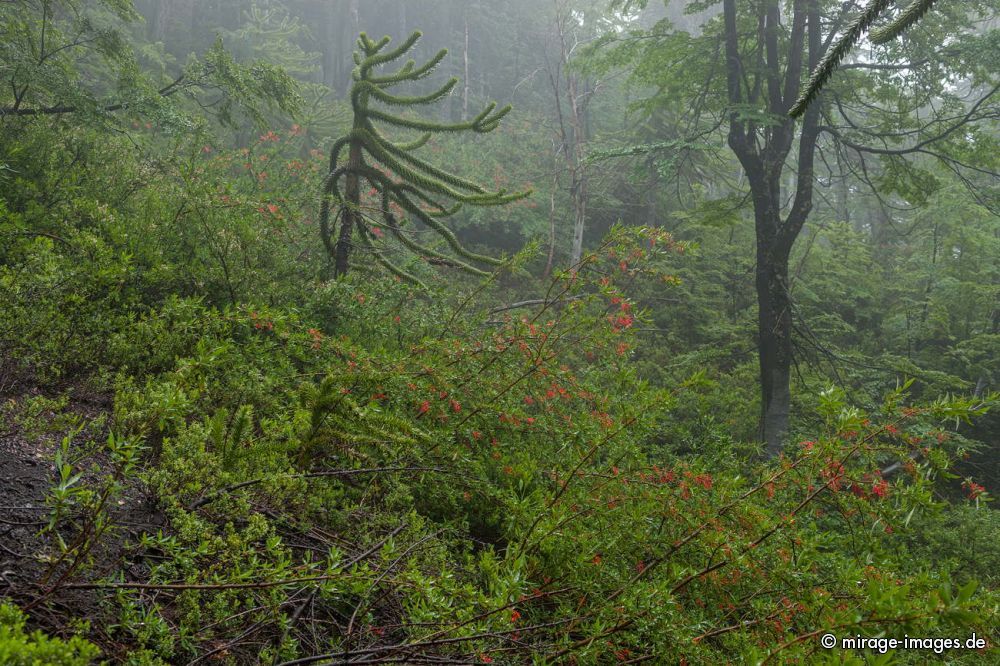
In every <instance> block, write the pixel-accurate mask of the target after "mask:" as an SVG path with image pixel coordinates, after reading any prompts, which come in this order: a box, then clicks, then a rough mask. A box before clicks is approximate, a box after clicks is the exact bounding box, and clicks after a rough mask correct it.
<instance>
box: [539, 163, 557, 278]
mask: <svg viewBox="0 0 1000 666" xmlns="http://www.w3.org/2000/svg"><path fill="white" fill-rule="evenodd" d="M556 154H557V153H555V152H554V151H553V153H552V191H551V192H550V193H549V259H548V261H547V262H545V272H544V273H543V274H542V280H548V279H549V276H550V275H552V266H553V264H554V262H555V257H556V189H558V187H559V167H558V165H557V164H556V159H555V158H556Z"/></svg>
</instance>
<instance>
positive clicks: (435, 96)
mask: <svg viewBox="0 0 1000 666" xmlns="http://www.w3.org/2000/svg"><path fill="white" fill-rule="evenodd" d="M420 36H421V35H420V33H419V32H415V33H413V34H412V35H410V37H409V38H407V39H406V40H405V41H404V42H403V43H402V44H401V45H400V46H399V47H397V48H395V49H392V50H387V49H388V47H389V44H390V42H391V40H390V38H389V37H384V38H382V39H380V40H378V41H374V40H372V39H371V38H369V37H368V35H366V34H364V33H362V34H361V35H360V36H359V38H358V42H357V45H358V50H357V51H355V53H354V62H355V64H356V65H357V66H356V67H355V69H354V72H353V74H352V78H353V81H354V82H353V84H352V86H351V92H350V98H351V107H352V109H353V112H354V125H353V127H352V129H351V131H350V132H349V133H348V134H346V135H345V136H343V137H341V138H340V139H338V140H337V141H336V142H335V143H334V145H333V147H332V148H331V150H330V170H329V174H328V176H327V178H326V179H325V180H324V182H323V189H322V202H321V208H320V232H321V236H322V239H323V243H324V245H325V246H326V248H327V250H328V252H329V253H330V254H331V255H332V256H333V257H334V258H335V260H336V264H335V274H336V275H342V274H343V273H345V272H346V271H347V270H348V268H349V255H350V252H351V249H352V247H353V244H352V240H351V239H352V237H353V236H355V235H357V236H360V247H362V248H364V249H365V250H366V251H367V252H368V253H370V254H371V256H372V257H373V258H374V259H375V261H376V262H377V263H379V264H381V265H382V266H384V267H385V268H386V269H388V270H389V272H391V273H392V274H393V275H396V276H397V277H399V278H400V279H403V280H405V281H407V282H410V283H414V284H418V285H419V284H421V283H420V281H419V280H418V279H417V278H416V277H415V276H414V275H412V274H411V273H409V272H408V271H406V270H404V269H403V268H401V267H399V266H397V265H396V264H395V263H394V262H393V261H392V259H390V258H389V256H388V254H387V252H386V249H387V247H386V246H385V245H384V242H383V241H382V240H381V239H382V238H383V236H384V235H383V234H382V232H381V230H380V229H379V228H377V227H376V226H375V224H376V223H377V224H379V225H380V226H384V227H385V228H386V229H388V230H389V232H390V236H391V238H392V239H394V240H395V241H396V242H397V243H398V244H399V246H401V247H402V249H404V250H407V251H409V252H410V253H412V254H415V255H417V256H419V257H421V258H423V259H425V260H427V261H430V262H432V263H440V264H444V265H448V266H453V267H455V268H459V269H461V270H463V271H465V272H468V273H472V274H475V275H485V274H486V273H485V272H484V271H483V270H481V269H479V268H477V267H476V266H475V265H473V264H474V263H479V264H493V265H496V264H498V263H500V262H499V261H498V260H497V259H494V258H492V257H487V256H484V255H480V254H476V253H473V252H470V251H468V250H466V249H465V248H464V247H463V246H462V244H461V243H460V242H459V241H458V238H457V237H456V236H455V234H454V233H453V232H452V231H451V229H449V228H448V227H446V226H444V224H443V223H442V222H441V221H440V220H441V218H446V217H450V216H452V215H455V214H456V213H457V212H458V211H459V210H461V208H462V206H463V205H469V206H501V205H504V204H507V203H511V202H513V201H517V200H519V199H523V198H525V197H527V196H528V195H530V191H526V192H509V191H508V190H505V189H499V190H497V191H495V192H491V191H489V190H487V189H486V188H485V187H483V186H482V185H480V184H478V183H476V182H474V181H472V180H469V179H467V178H463V177H461V176H459V175H457V174H455V173H452V172H450V171H448V170H446V169H442V168H440V167H438V166H436V165H434V164H431V163H430V162H428V161H427V160H424V159H421V158H419V157H417V156H416V155H415V154H414V152H415V151H416V150H418V149H420V148H421V147H423V146H424V145H426V144H427V142H428V141H429V140H430V139H431V138H432V137H433V136H434V135H435V134H440V133H457V132H476V133H479V134H485V133H488V132H492V131H494V130H495V129H497V128H498V127H499V125H500V122H501V121H502V120H503V118H504V117H505V116H506V115H507V114H508V113H510V110H511V107H510V106H505V107H503V108H500V109H498V108H497V104H496V102H492V103H490V104H488V105H487V106H486V107H485V108H484V109H483V110H482V111H481V112H480V113H479V114H478V115H477V116H476V117H475V118H473V119H471V120H469V121H467V122H459V123H439V122H434V121H429V120H421V119H414V118H407V117H404V116H403V115H401V112H402V111H404V110H406V109H409V108H414V107H419V106H424V105H428V104H433V103H435V102H438V101H441V100H443V99H445V98H446V97H447V96H448V95H450V94H451V93H452V91H453V90H454V89H455V86H456V85H457V83H458V79H449V80H448V81H447V82H446V83H445V84H444V85H442V86H440V87H439V88H437V89H436V90H434V91H432V92H429V93H427V94H423V95H395V94H392V93H389V92H387V88H389V87H391V86H394V85H397V84H401V83H409V82H413V81H419V80H421V79H423V78H425V77H426V76H428V75H429V74H430V73H431V72H432V71H433V70H434V69H435V68H436V67H437V66H438V64H440V63H441V61H442V60H443V59H444V57H445V55H447V51H440V52H438V53H437V55H435V56H434V57H433V58H431V59H430V60H429V61H427V62H426V63H424V64H423V65H421V66H419V67H418V66H417V65H416V63H415V62H414V61H413V60H408V61H407V62H406V63H405V64H404V65H403V66H402V67H401V68H399V69H398V70H397V71H396V72H394V73H392V74H388V75H381V76H379V75H376V74H375V72H376V71H377V70H378V69H379V68H381V67H383V66H385V65H388V64H390V63H392V62H395V61H397V60H399V59H400V58H402V57H403V56H405V55H406V54H407V53H409V52H410V51H411V50H412V49H413V47H414V46H415V45H416V44H417V42H418V41H419V39H420ZM373 102H377V103H379V104H381V105H383V106H384V107H388V108H392V109H399V112H396V111H393V112H390V111H386V110H382V109H378V108H373V107H372V103H373ZM376 123H379V124H382V125H389V126H392V127H398V128H402V129H404V130H413V131H417V132H420V136H419V137H418V138H416V139H414V140H412V141H393V140H392V139H390V138H389V137H387V136H385V135H384V134H383V133H382V132H381V131H379V129H377V128H376V126H375V125H376ZM345 149H346V150H348V152H349V155H348V158H347V160H346V162H344V161H343V156H344V151H345ZM342 180H343V181H344V187H343V188H342V187H341V181H342ZM366 190H367V192H368V195H367V196H377V197H378V198H379V199H380V201H381V204H380V205H381V210H380V211H379V214H380V216H381V220H380V221H376V220H373V219H371V218H369V217H368V216H366V215H364V214H362V210H363V206H362V198H363V196H366V195H364V194H363V192H365V191H366ZM334 210H336V211H337V214H336V216H334V214H333V213H334ZM403 215H405V216H406V217H408V218H410V219H411V220H413V221H414V222H419V223H420V224H421V225H422V226H424V227H426V228H427V229H428V230H430V231H432V232H434V234H435V235H436V236H437V237H438V238H439V239H440V240H442V241H443V242H444V243H445V244H446V245H447V249H448V250H450V251H451V252H452V253H453V255H448V254H444V253H443V252H441V251H439V250H437V249H435V248H432V247H429V246H427V245H424V244H421V243H417V242H416V241H414V240H413V239H412V238H410V237H409V235H408V233H407V229H406V228H405V226H406V225H405V220H403V219H401V217H402V216H403ZM338 223H339V226H340V228H339V231H338V232H336V236H337V238H336V240H334V234H335V229H334V227H335V226H337V224H338ZM463 259H464V260H465V261H463ZM467 261H468V262H472V263H466V262H467Z"/></svg>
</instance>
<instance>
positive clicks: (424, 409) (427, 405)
mask: <svg viewBox="0 0 1000 666" xmlns="http://www.w3.org/2000/svg"><path fill="white" fill-rule="evenodd" d="M430 409H431V403H430V402H428V401H427V400H424V401H423V402H422V403H420V408H419V409H417V413H418V414H426V413H427V412H429V411H430Z"/></svg>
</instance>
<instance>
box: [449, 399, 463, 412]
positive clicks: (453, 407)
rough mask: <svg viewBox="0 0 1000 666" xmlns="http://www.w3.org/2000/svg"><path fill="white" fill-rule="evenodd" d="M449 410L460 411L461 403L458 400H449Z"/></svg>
mask: <svg viewBox="0 0 1000 666" xmlns="http://www.w3.org/2000/svg"><path fill="white" fill-rule="evenodd" d="M451 411H453V412H455V413H458V412H460V411H462V403H460V402H459V401H458V400H452V401H451Z"/></svg>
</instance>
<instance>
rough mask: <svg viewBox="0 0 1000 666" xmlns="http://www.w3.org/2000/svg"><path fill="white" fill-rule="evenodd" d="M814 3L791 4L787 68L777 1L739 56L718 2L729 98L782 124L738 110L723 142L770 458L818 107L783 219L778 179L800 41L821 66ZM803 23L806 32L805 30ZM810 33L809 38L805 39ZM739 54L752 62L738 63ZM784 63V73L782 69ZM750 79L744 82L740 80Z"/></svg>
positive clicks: (783, 431) (779, 438) (785, 384)
mask: <svg viewBox="0 0 1000 666" xmlns="http://www.w3.org/2000/svg"><path fill="white" fill-rule="evenodd" d="M817 3H818V0H795V2H794V3H793V15H792V18H791V22H790V23H791V25H790V26H789V28H790V31H789V32H790V34H789V37H788V42H787V45H786V46H785V49H786V55H785V58H784V60H785V63H782V62H781V58H780V45H781V44H780V40H779V37H778V35H779V30H780V23H781V14H780V4H779V0H766V1H765V2H763V3H762V4H761V5H760V10H759V12H760V13H759V15H758V25H759V29H758V35H757V38H758V40H759V44H760V48H758V49H756V51H755V52H754V53H753V54H750V55H746V56H744V54H743V53H741V51H740V34H739V32H738V26H737V10H736V0H724V1H723V14H724V31H725V46H726V76H727V84H728V97H729V102H730V104H731V105H732V106H733V107H734V108H735V107H737V106H739V105H742V104H745V103H749V104H758V103H759V104H762V105H764V107H765V108H766V109H767V111H768V112H769V113H770V114H771V115H772V116H774V117H777V118H783V120H782V121H781V122H780V123H777V124H774V125H771V126H769V127H767V128H761V127H760V126H758V125H756V124H755V123H754V122H753V121H751V120H746V119H744V118H743V117H741V115H740V114H739V112H737V111H733V112H731V114H730V117H729V137H728V140H729V145H730V147H731V148H732V149H733V152H734V153H735V154H736V156H737V158H739V161H740V164H742V166H743V169H744V171H745V172H746V175H747V180H748V182H749V184H750V194H751V197H752V199H753V207H754V224H755V234H756V239H757V269H756V289H757V305H758V320H757V334H758V341H757V344H758V352H759V357H760V389H761V415H760V438H761V441H763V442H764V444H765V446H766V451H767V454H768V456H770V457H775V456H777V455H778V454H780V453H781V450H782V448H783V446H784V444H785V438H786V436H787V433H788V424H789V413H790V408H791V386H790V383H791V367H792V299H791V293H790V285H789V271H788V260H789V257H790V255H791V250H792V246H793V245H794V243H795V239H796V238H798V236H799V233H800V232H801V231H802V226H803V225H804V224H805V221H806V219H807V218H808V216H809V212H810V211H811V210H812V199H813V180H814V173H813V163H814V160H815V150H816V141H817V139H818V137H819V106H818V105H815V104H814V105H813V106H812V107H811V108H810V110H809V111H807V112H806V115H805V118H804V119H803V122H802V129H801V133H800V135H799V150H798V161H797V172H796V173H795V174H794V176H795V178H794V180H790V181H789V182H790V184H793V185H792V187H794V198H793V201H792V203H791V207H790V209H789V211H788V214H787V216H786V217H785V218H784V219H782V197H781V181H782V173H783V170H784V168H785V164H786V159H787V157H788V154H789V152H790V151H791V148H792V145H793V143H794V140H795V136H796V131H795V130H796V127H795V122H794V121H793V120H791V119H790V118H789V117H788V115H787V114H788V109H790V108H791V105H792V103H793V102H794V101H795V99H796V97H797V96H798V92H799V87H800V78H801V74H802V68H803V65H804V62H803V61H804V55H805V50H806V39H807V37H808V54H809V58H808V59H809V67H810V69H811V68H812V67H813V66H814V65H815V63H817V62H818V61H819V58H820V56H821V50H822V32H821V26H820V12H819V9H818V4H817ZM807 26H808V31H807ZM807 32H808V35H807ZM744 57H746V58H749V59H751V62H750V64H749V66H746V65H744V61H743V60H744ZM783 65H784V73H783V72H782V69H783ZM745 77H748V78H745Z"/></svg>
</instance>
